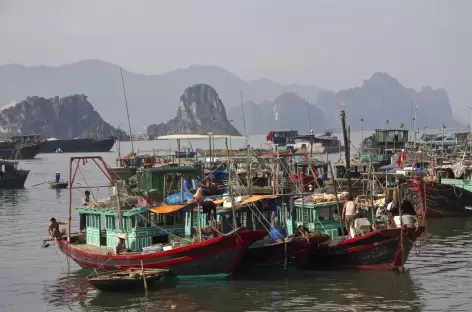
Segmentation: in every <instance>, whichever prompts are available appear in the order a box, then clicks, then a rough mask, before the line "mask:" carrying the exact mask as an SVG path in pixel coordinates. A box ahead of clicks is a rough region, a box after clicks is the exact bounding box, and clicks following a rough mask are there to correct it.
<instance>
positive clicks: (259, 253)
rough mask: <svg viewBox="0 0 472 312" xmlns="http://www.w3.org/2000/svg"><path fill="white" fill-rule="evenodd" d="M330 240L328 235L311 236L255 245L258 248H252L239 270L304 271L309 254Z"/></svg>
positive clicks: (242, 260)
mask: <svg viewBox="0 0 472 312" xmlns="http://www.w3.org/2000/svg"><path fill="white" fill-rule="evenodd" d="M328 239H330V237H329V236H328V235H322V234H321V235H317V234H310V235H309V237H308V238H304V237H288V238H286V239H284V240H280V241H278V242H275V243H267V242H265V241H264V242H265V244H261V245H256V244H257V243H255V245H256V246H251V247H250V248H249V249H248V251H247V252H246V254H245V255H244V257H243V258H242V259H241V263H240V265H239V268H240V269H250V268H278V269H282V268H283V269H289V268H297V269H303V268H305V267H306V260H307V255H308V252H309V251H310V250H311V249H312V248H315V249H316V248H318V245H319V244H321V243H323V242H325V241H327V240H328Z"/></svg>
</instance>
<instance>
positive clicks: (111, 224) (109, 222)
mask: <svg viewBox="0 0 472 312" xmlns="http://www.w3.org/2000/svg"><path fill="white" fill-rule="evenodd" d="M105 221H106V228H107V229H110V230H115V229H116V224H115V216H106V218H105Z"/></svg>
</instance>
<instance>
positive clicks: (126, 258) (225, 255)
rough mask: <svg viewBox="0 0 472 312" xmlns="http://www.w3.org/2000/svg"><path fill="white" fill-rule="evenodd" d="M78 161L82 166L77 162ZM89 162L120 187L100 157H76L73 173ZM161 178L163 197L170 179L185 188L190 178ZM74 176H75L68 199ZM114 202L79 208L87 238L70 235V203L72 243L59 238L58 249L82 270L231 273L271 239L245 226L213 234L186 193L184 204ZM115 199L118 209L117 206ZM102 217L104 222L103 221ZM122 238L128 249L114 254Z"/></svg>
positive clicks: (171, 175)
mask: <svg viewBox="0 0 472 312" xmlns="http://www.w3.org/2000/svg"><path fill="white" fill-rule="evenodd" d="M76 160H78V162H77V163H74V161H76ZM84 160H93V161H94V162H96V164H97V166H99V167H100V169H101V170H102V172H103V173H104V174H105V175H106V177H107V179H108V180H109V181H110V182H111V183H112V184H116V183H115V181H113V180H112V179H111V178H110V176H109V175H108V174H107V173H106V171H105V169H104V168H106V164H105V162H104V161H103V159H102V158H101V157H98V156H90V157H71V161H70V172H76V170H75V171H74V170H73V168H72V166H73V165H75V166H80V165H81V162H83V161H84ZM149 169H150V170H152V169H158V168H149ZM165 169H166V170H168V168H165ZM151 174H152V172H151ZM158 174H160V176H161V177H162V178H163V184H164V188H163V189H164V195H165V194H166V193H167V188H166V187H165V186H166V185H170V183H171V180H175V178H176V177H178V180H180V184H182V183H183V179H184V178H185V177H184V175H182V174H181V173H170V172H164V174H163V173H162V172H158ZM74 178H75V176H72V177H71V178H70V179H71V182H70V183H69V185H70V187H69V198H71V196H72V190H71V189H72V185H73V181H74ZM157 180H158V179H157V178H156V179H155V180H154V181H157ZM178 180H177V181H178ZM115 189H116V190H119V189H120V188H119V187H116V188H115ZM112 198H114V200H112V201H110V202H108V203H106V202H105V203H103V205H102V204H97V205H94V203H93V202H91V203H89V204H88V205H87V206H86V207H80V208H76V209H74V210H75V212H78V213H79V214H82V216H83V218H84V220H85V235H71V222H70V220H71V214H72V206H71V201H70V202H69V223H68V231H67V233H68V234H67V239H66V238H61V239H58V240H57V243H58V246H59V249H60V250H61V251H62V252H63V253H64V254H65V255H66V256H68V257H69V258H71V259H72V260H73V261H75V262H76V263H78V264H79V265H80V266H81V267H84V268H95V269H97V270H128V269H132V268H135V269H139V268H141V267H143V268H162V269H169V270H171V271H172V272H173V273H174V274H175V275H177V276H195V275H214V274H230V273H231V272H232V271H233V270H234V269H235V268H236V266H237V265H238V263H239V260H240V258H241V256H242V255H243V254H244V253H245V252H246V251H247V249H248V248H249V246H250V245H251V244H252V243H253V242H255V241H257V240H259V239H261V238H262V237H264V236H265V235H267V231H262V230H260V231H259V230H256V231H254V230H248V229H245V228H234V229H233V230H232V231H231V232H229V233H225V234H219V233H216V232H214V231H211V227H208V226H207V223H206V222H205V219H204V218H203V217H202V216H203V213H202V212H200V210H201V209H200V206H199V205H198V204H196V203H190V204H188V203H185V202H184V201H183V192H182V193H181V197H180V198H181V201H180V203H178V204H162V205H157V206H144V207H140V206H136V205H132V207H130V206H131V205H130V200H127V199H126V198H120V195H118V194H114V195H113V196H112ZM115 201H116V203H117V208H115V207H114V205H113V204H112V203H113V202H115ZM119 203H121V204H119ZM195 209H197V211H195ZM102 219H103V220H105V222H103V223H102V222H101V220H102ZM117 225H118V226H117ZM197 229H198V231H197ZM201 229H210V232H211V233H212V235H211V236H207V237H206V238H205V237H203V236H202V235H201ZM122 234H125V235H126V237H127V239H126V250H125V251H123V252H122V253H119V254H115V253H114V251H113V250H114V247H115V242H116V240H117V237H118V235H122Z"/></svg>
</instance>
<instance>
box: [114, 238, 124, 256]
mask: <svg viewBox="0 0 472 312" xmlns="http://www.w3.org/2000/svg"><path fill="white" fill-rule="evenodd" d="M117 238H118V239H117V241H116V245H115V255H119V254H120V252H122V251H124V250H125V249H126V245H125V240H126V234H125V233H121V234H119V235H118V237H117Z"/></svg>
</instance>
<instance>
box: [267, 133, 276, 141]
mask: <svg viewBox="0 0 472 312" xmlns="http://www.w3.org/2000/svg"><path fill="white" fill-rule="evenodd" d="M273 137H274V133H272V131H271V132H269V134H268V135H266V140H267V141H272V138H273Z"/></svg>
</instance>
